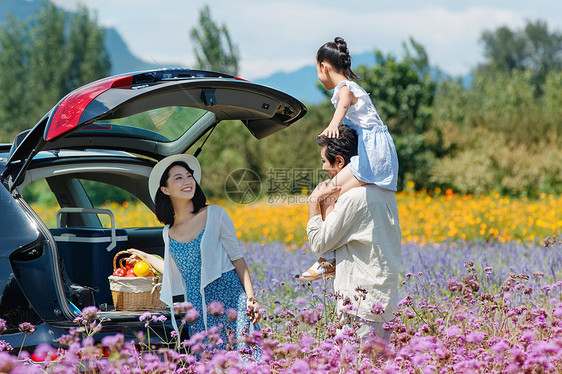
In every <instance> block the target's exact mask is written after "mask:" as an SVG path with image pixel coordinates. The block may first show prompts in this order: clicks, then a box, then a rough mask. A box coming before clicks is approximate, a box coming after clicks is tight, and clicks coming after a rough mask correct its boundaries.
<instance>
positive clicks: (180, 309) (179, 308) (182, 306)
mask: <svg viewBox="0 0 562 374" xmlns="http://www.w3.org/2000/svg"><path fill="white" fill-rule="evenodd" d="M191 308H193V304H191V303H190V302H188V301H186V302H183V303H179V304H176V305H174V312H175V313H178V314H180V313H185V312H187V311H188V310H189V309H191Z"/></svg>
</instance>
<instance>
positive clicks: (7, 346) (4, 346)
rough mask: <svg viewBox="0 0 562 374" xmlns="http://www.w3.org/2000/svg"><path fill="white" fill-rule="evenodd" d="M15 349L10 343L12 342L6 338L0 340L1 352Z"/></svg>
mask: <svg viewBox="0 0 562 374" xmlns="http://www.w3.org/2000/svg"><path fill="white" fill-rule="evenodd" d="M13 350H14V348H13V347H12V346H11V345H10V343H8V342H6V341H5V340H0V352H4V351H7V352H9V351H13Z"/></svg>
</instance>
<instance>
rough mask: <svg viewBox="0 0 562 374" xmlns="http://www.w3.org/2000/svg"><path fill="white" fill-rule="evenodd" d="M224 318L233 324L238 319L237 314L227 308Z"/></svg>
mask: <svg viewBox="0 0 562 374" xmlns="http://www.w3.org/2000/svg"><path fill="white" fill-rule="evenodd" d="M226 316H227V317H228V320H229V321H230V322H234V321H236V318H238V312H237V311H236V310H235V309H232V308H229V309H227V310H226Z"/></svg>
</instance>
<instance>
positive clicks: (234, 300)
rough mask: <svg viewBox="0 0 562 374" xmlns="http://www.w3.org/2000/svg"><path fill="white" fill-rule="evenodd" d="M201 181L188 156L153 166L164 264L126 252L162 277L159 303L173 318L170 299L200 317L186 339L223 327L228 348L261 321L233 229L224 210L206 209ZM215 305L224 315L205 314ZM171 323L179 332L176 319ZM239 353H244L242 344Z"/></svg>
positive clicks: (195, 164)
mask: <svg viewBox="0 0 562 374" xmlns="http://www.w3.org/2000/svg"><path fill="white" fill-rule="evenodd" d="M200 180H201V167H200V165H199V162H198V161H197V159H196V158H195V157H193V156H191V155H187V154H182V155H175V156H170V157H166V158H165V159H163V160H161V161H160V162H158V164H156V166H154V168H153V169H152V172H151V173H150V177H149V181H148V183H149V192H150V197H151V198H152V199H153V200H154V202H155V207H156V209H155V212H156V216H157V218H158V219H159V220H160V221H161V222H162V223H165V224H166V226H165V227H164V230H163V238H164V260H162V259H160V258H158V257H156V256H154V255H150V254H147V253H144V252H141V251H139V250H136V249H129V252H130V253H132V254H133V255H137V256H139V257H141V258H142V259H144V260H145V261H147V262H149V263H150V264H151V265H152V266H153V267H154V268H155V269H156V270H157V271H158V272H160V273H162V274H163V277H162V290H161V293H160V299H161V300H162V301H163V302H164V303H166V304H167V305H168V306H169V307H170V309H171V310H172V316H173V315H174V313H173V297H174V296H176V295H185V297H186V301H188V302H190V303H191V304H192V305H193V308H194V309H195V310H196V311H197V312H198V314H199V317H198V318H197V319H196V320H195V321H194V322H192V323H191V324H189V325H188V326H189V333H190V335H192V334H194V333H197V332H200V331H204V330H207V329H208V328H210V327H212V326H218V325H219V324H222V325H223V328H222V329H221V330H220V331H221V335H222V340H223V341H224V342H225V343H228V342H229V339H228V335H229V333H231V332H234V335H235V338H236V340H238V339H239V338H240V337H242V335H243V334H244V333H247V332H251V331H252V330H253V329H259V327H257V325H254V324H256V323H257V322H258V320H259V319H260V315H259V312H258V310H259V309H258V308H259V305H258V303H257V302H256V299H255V294H254V289H253V286H252V281H251V279H250V274H249V272H248V268H247V266H246V262H245V261H244V258H243V257H242V252H241V251H240V247H239V245H238V238H237V237H236V232H235V229H234V225H233V224H232V221H231V220H230V217H229V216H228V213H226V211H225V210H224V209H223V208H221V207H219V206H216V205H207V204H206V202H207V200H206V197H205V194H204V193H203V191H202V190H201V187H200V186H199V182H200ZM213 301H220V302H221V303H222V304H223V305H224V313H223V314H222V315H219V316H216V314H217V313H212V311H211V313H207V306H208V305H209V304H211V303H212V302H213ZM228 309H234V310H236V312H237V317H236V319H235V320H234V321H231V320H230V319H229V318H228V317H230V318H231V319H232V314H233V313H230V316H228V317H227V313H226V310H228ZM247 310H248V315H247V313H246V311H247ZM191 315H193V313H192V314H191ZM195 315H197V313H196V314H195ZM192 319H193V318H192ZM172 323H173V324H174V328H176V330H177V325H176V323H175V318H172ZM237 348H238V349H241V348H243V347H242V343H239V344H238V347H237Z"/></svg>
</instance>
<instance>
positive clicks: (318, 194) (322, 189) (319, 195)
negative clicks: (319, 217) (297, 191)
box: [308, 179, 341, 204]
mask: <svg viewBox="0 0 562 374" xmlns="http://www.w3.org/2000/svg"><path fill="white" fill-rule="evenodd" d="M339 190H341V187H340V186H338V185H337V184H335V183H334V181H333V179H326V180H325V181H323V182H320V183H318V185H317V186H316V188H314V191H312V193H311V194H310V196H309V197H308V202H309V203H316V204H319V203H322V202H324V200H326V198H328V197H329V196H331V195H334V194H335V193H337V192H339Z"/></svg>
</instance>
